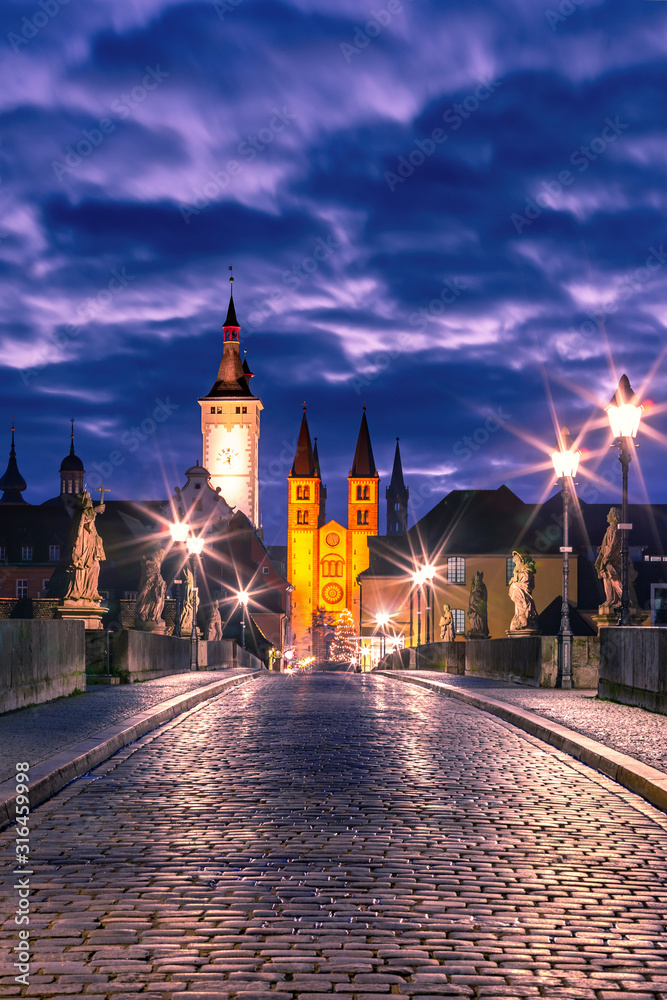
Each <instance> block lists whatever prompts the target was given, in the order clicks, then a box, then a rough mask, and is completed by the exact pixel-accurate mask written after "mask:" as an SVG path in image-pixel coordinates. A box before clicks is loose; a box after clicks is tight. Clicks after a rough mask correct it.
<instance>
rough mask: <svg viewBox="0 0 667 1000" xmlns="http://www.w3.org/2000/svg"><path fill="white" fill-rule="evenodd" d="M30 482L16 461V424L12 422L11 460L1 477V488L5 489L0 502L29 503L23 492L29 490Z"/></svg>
mask: <svg viewBox="0 0 667 1000" xmlns="http://www.w3.org/2000/svg"><path fill="white" fill-rule="evenodd" d="M27 488H28V484H27V483H26V481H25V479H24V478H23V476H22V475H21V473H20V472H19V467H18V464H17V461H16V450H15V448H14V424H13V423H12V446H11V448H10V450H9V461H8V463H7V469H6V471H5V474H4V476H3V477H2V479H0V490H3V494H2V497H1V498H0V503H6V504H10V503H20V504H27V502H28V501H27V500H24V499H23V497H22V495H21V494H22V493H23V491H24V490H27Z"/></svg>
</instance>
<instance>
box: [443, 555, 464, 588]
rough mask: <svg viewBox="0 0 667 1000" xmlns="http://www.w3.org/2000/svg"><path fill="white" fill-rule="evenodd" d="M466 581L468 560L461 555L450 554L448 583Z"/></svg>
mask: <svg viewBox="0 0 667 1000" xmlns="http://www.w3.org/2000/svg"><path fill="white" fill-rule="evenodd" d="M465 582H466V561H465V559H463V558H461V556H449V558H448V559H447V583H465Z"/></svg>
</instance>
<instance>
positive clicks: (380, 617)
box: [375, 611, 391, 660]
mask: <svg viewBox="0 0 667 1000" xmlns="http://www.w3.org/2000/svg"><path fill="white" fill-rule="evenodd" d="M390 619H391V615H388V614H387V612H386V611H381V612H380V613H379V614H377V615H376V616H375V621H376V622H377V624H378V628H379V629H380V659H381V660H382V659H383V658H384V654H385V631H384V629H385V625H388V624H389V621H390Z"/></svg>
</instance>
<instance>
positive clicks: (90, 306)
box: [21, 267, 135, 385]
mask: <svg viewBox="0 0 667 1000" xmlns="http://www.w3.org/2000/svg"><path fill="white" fill-rule="evenodd" d="M110 273H111V277H110V279H109V281H108V282H107V284H106V286H105V287H104V288H100V289H99V291H98V292H97V293H96V294H95V295H93V296H91V297H90V298H87V299H85V301H84V302H82V303H81V304H80V305H79V306H78V307H77V310H76V315H77V317H78V318H79V323H78V324H76V323H71V324H70V325H69V326H66V327H65V328H64V330H62V331H58V332H56V333H54V335H53V340H52V345H51V346H50V347H47V348H44V350H42V351H40V353H39V354H36V355H35V358H34V361H33V363H32V364H31V365H30V366H29V367H28V368H22V369H21V378H22V379H23V384H24V385H27V384H28V382H29V381H30V379H31V378H34V377H35V375H39V373H40V372H42V371H44V369H45V368H46V366H47V365H48V364H50V363H51V361H52V360H53V353H54V349H58V350H62V349H63V348H65V347H67V345H68V344H69V343H71V342H72V340H75V339H76V338H77V337H78V336H79V335H80V334H81V331H82V330H83V328H84V326H85V325H86V323H89V322H90V320H91V319H94V318H95V317H96V316H99V314H100V313H101V312H103V311H104V310H105V309H106V307H107V306H108V305H109V303H110V302H111V300H112V299H113V298H114V296H115V295H118V294H119V293H120V292H122V291H123V290H124V289H125V288H127V286H128V285H129V283H130V282H131V281H134V280H135V275H134V274H128V273H127V271H126V269H125V267H121V268H120V270H119V269H118V268H116V267H114V268H113V270H112V271H111V272H110Z"/></svg>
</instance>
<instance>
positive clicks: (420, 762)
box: [0, 674, 667, 1000]
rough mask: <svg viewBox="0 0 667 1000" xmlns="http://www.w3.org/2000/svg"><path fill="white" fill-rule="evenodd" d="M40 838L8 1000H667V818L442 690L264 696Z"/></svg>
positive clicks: (173, 737)
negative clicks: (22, 947)
mask: <svg viewBox="0 0 667 1000" xmlns="http://www.w3.org/2000/svg"><path fill="white" fill-rule="evenodd" d="M31 824H32V832H31V838H30V842H31V852H32V853H31V865H32V870H34V872H35V874H34V875H33V876H32V878H31V890H32V892H31V899H30V905H31V923H30V931H31V935H32V942H31V944H32V949H33V952H32V958H31V972H30V983H31V985H30V986H29V987H25V986H22V985H16V984H15V983H14V979H13V976H14V970H13V969H11V968H10V967H9V966H8V965H6V966H5V967H4V978H3V979H2V980H0V987H1V988H2V991H3V995H6V996H10V997H11V996H18V995H27V996H33V997H56V998H57V997H71V996H81V997H84V998H86V1000H92V998H98V1000H102V998H104V1000H108V998H111V997H113V998H116V1000H124V998H129V997H133V998H134V997H139V998H142V1000H145V998H147V997H148V998H151V1000H158V998H160V1000H171V998H172V997H178V996H181V997H184V998H190V1000H193V998H196V997H201V998H204V997H205V998H207V1000H212V998H213V997H222V998H227V997H239V998H241V997H243V998H247V1000H254V998H258V1000H276V998H278V1000H292V998H300V1000H321V998H322V994H336V995H337V996H339V997H342V998H354V1000H363V998H366V1000H374V998H377V997H382V998H386V997H387V995H388V994H391V995H398V996H402V997H424V998H429V1000H433V998H437V997H443V998H448V1000H451V998H452V997H470V998H482V997H484V998H486V1000H491V998H500V997H503V998H508V997H509V998H514V1000H521V998H524V997H531V998H532V997H550V998H563V1000H589V998H590V1000H612V998H613V1000H616V998H624V1000H638V998H642V1000H655V998H667V924H666V921H667V917H666V906H667V861H666V858H667V817H666V816H665V815H664V814H663V813H661V812H659V811H658V810H656V809H654V808H653V807H651V806H649V805H647V804H646V803H645V802H643V801H642V800H641V799H639V798H637V797H636V796H634V795H632V793H630V792H626V791H624V790H623V789H621V788H620V787H619V786H616V785H615V784H614V783H613V782H611V781H610V780H608V779H607V778H605V777H603V776H602V775H599V774H597V773H596V772H594V771H591V770H589V769H588V768H586V767H585V766H583V765H581V764H579V763H578V762H576V761H574V760H572V759H571V758H569V757H567V756H566V755H564V754H562V753H561V752H560V751H558V750H555V749H554V748H551V747H547V746H546V745H545V744H542V743H540V742H539V741H538V740H535V739H533V738H532V737H528V736H526V735H524V734H522V733H519V732H517V731H516V730H514V729H512V727H510V726H508V725H506V724H505V723H503V722H501V721H500V720H497V719H494V718H490V717H489V716H487V715H485V714H484V713H481V712H478V711H477V710H475V709H471V708H468V707H467V706H465V705H463V704H462V703H460V702H456V701H454V700H453V699H449V698H443V697H442V696H439V695H437V694H434V693H432V692H430V691H427V690H424V689H422V688H416V687H415V688H410V687H408V686H406V685H404V684H399V683H397V682H394V681H391V680H389V679H384V678H378V677H373V676H369V675H361V676H360V675H354V676H344V675H335V674H333V675H332V674H329V675H327V674H314V675H310V676H305V677H286V676H280V675H276V676H267V677H264V678H262V679H260V680H258V681H256V682H254V683H253V684H252V685H247V686H246V685H244V686H242V687H240V688H235V689H234V690H232V691H231V692H229V693H227V694H225V695H223V696H221V697H218V698H216V699H215V700H213V701H211V702H208V703H206V704H204V705H202V706H199V707H198V708H196V709H194V710H192V711H191V712H189V713H187V714H186V715H184V716H181V717H179V718H178V719H176V720H173V721H172V722H171V723H169V724H168V725H167V726H165V727H163V728H162V729H161V730H158V731H156V732H154V733H151V734H148V735H147V736H146V737H144V738H143V739H142V740H140V741H138V743H136V744H134V745H132V746H131V747H127V748H125V750H123V751H121V752H120V753H119V754H118V755H117V756H116V757H114V758H113V759H112V760H110V761H108V762H106V763H105V764H103V765H101V767H100V768H98V769H97V770H96V771H95V772H93V773H92V774H91V775H90V776H87V777H85V778H83V779H81V780H80V781H77V782H74V783H73V784H72V785H70V786H68V788H66V789H64V790H63V792H61V793H60V794H59V795H58V796H56V798H54V799H53V800H51V802H49V803H46V804H45V805H44V806H40V807H39V808H38V809H36V810H35V811H34V812H33V814H32V817H31ZM0 846H1V847H2V849H3V852H5V850H6V851H9V850H10V848H12V831H11V830H8V831H5V832H4V833H3V834H1V835H0ZM7 856H9V857H10V858H11V857H12V855H11V854H5V857H7ZM12 881H13V876H11V875H10V876H9V877H8V878H7V879H5V880H4V884H3V886H2V900H1V904H2V913H3V914H5V915H6V916H5V918H4V922H3V924H2V928H3V930H2V933H3V936H4V939H5V941H6V944H7V946H8V947H7V950H6V952H5V953H6V954H9V948H11V947H13V945H14V943H15V940H16V937H17V929H16V927H15V925H14V923H13V913H14V910H15V905H16V904H15V899H14V896H15V891H14V890H13V889H12ZM10 961H11V960H10Z"/></svg>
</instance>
